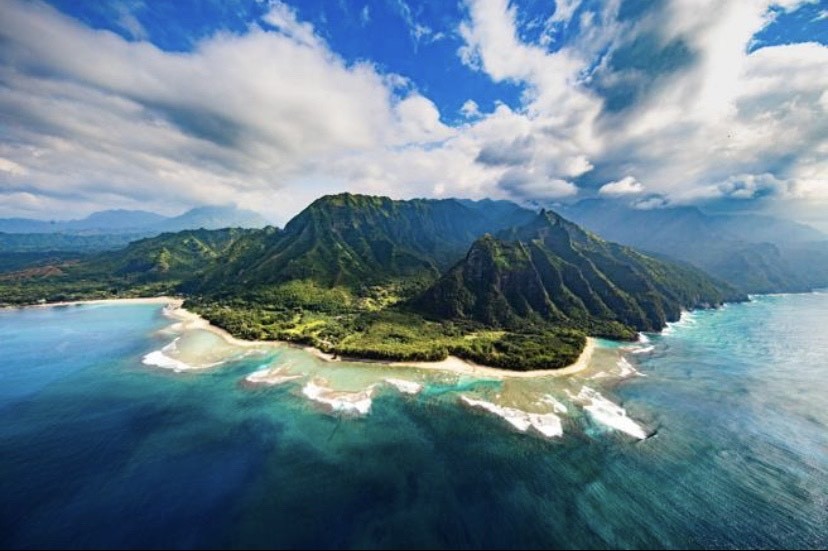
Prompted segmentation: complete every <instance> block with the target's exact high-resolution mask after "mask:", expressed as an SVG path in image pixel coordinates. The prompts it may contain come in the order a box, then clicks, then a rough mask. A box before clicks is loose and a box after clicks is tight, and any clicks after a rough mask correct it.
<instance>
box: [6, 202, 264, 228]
mask: <svg viewBox="0 0 828 551" xmlns="http://www.w3.org/2000/svg"><path fill="white" fill-rule="evenodd" d="M266 225H267V220H265V219H264V218H262V217H261V216H260V215H259V214H257V213H255V212H253V211H250V210H244V209H239V208H236V207H197V208H194V209H191V210H188V211H187V212H185V213H184V214H181V215H179V216H162V215H160V214H156V213H154V212H147V211H143V210H105V211H101V212H95V213H93V214H90V215H89V216H87V217H86V218H83V219H80V220H63V221H50V222H47V221H43V220H33V219H29V218H0V233H16V234H31V233H61V234H67V235H121V234H129V235H136V234H148V233H152V234H154V235H157V234H159V233H163V232H175V231H181V230H195V229H200V228H204V229H207V230H217V229H221V228H262V227H264V226H266Z"/></svg>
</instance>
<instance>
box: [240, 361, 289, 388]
mask: <svg viewBox="0 0 828 551" xmlns="http://www.w3.org/2000/svg"><path fill="white" fill-rule="evenodd" d="M285 368H286V366H279V367H272V368H266V369H259V370H258V371H254V372H253V373H251V374H249V375H248V376H247V377H245V378H244V380H245V381H247V382H248V383H251V384H255V385H269V386H276V385H281V384H283V383H286V382H288V381H294V380H296V379H301V378H302V375H287V374H285Z"/></svg>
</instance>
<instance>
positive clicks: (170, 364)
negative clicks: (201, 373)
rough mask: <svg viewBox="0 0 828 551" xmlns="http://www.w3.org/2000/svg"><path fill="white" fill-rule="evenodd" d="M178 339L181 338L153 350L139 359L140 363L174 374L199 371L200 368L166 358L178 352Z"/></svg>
mask: <svg viewBox="0 0 828 551" xmlns="http://www.w3.org/2000/svg"><path fill="white" fill-rule="evenodd" d="M180 338H181V337H178V338H176V339H175V340H174V341H172V342H171V343H170V344H168V345H166V346H165V347H164V348H162V349H161V350H155V351H153V352H150V353H149V354H147V355H145V356H144V357H143V358H142V359H141V363H143V364H144V365H151V366H154V367H160V368H162V369H171V370H173V371H175V372H176V373H181V372H183V371H193V370H196V369H201V368H200V367H197V366H193V365H190V364H188V363H184V362H182V361H181V360H176V359H175V358H172V357H170V356H168V354H170V353H175V352H177V351H178V340H179V339H180Z"/></svg>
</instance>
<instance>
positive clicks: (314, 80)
mask: <svg viewBox="0 0 828 551" xmlns="http://www.w3.org/2000/svg"><path fill="white" fill-rule="evenodd" d="M578 4H579V2H578V0H567V1H563V0H561V1H559V2H558V4H557V9H556V11H555V12H554V13H553V14H552V16H551V18H550V21H548V23H549V24H551V25H563V24H566V22H567V21H569V20H571V18H572V17H574V14H575V12H576V11H577V9H578ZM397 5H398V11H399V12H400V14H401V15H402V16H403V18H404V19H405V20H406V22H407V23H408V24H409V29H410V32H411V33H412V37H414V38H415V39H416V40H421V41H427V40H435V39H437V36H438V35H439V34H440V33H435V32H434V31H433V29H430V28H428V27H427V26H425V25H424V24H422V23H421V22H418V21H417V19H416V17H415V15H416V14H413V13H412V11H411V8H410V7H409V6H408V4H406V3H405V2H402V1H401V0H400V1H399V2H398V4H397ZM770 5H771V2H770V0H746V1H744V2H719V1H716V0H698V1H697V2H693V3H690V2H683V1H673V2H664V3H657V4H656V7H655V8H653V9H651V11H650V12H648V14H647V15H646V16H645V17H643V18H642V19H640V20H635V21H622V22H619V21H618V19H617V11H618V7H619V2H618V1H617V0H613V1H608V2H606V3H603V4H602V6H601V8H600V10H596V11H589V12H585V13H583V14H582V15H581V22H582V25H581V32H580V35H579V36H578V37H575V38H574V39H570V40H568V41H567V42H566V43H565V44H564V45H563V47H561V48H560V49H558V50H557V51H555V52H549V51H547V49H546V48H544V47H543V46H542V45H537V44H529V43H526V42H524V41H523V40H521V39H520V35H519V33H518V31H517V23H516V21H517V11H516V10H517V8H515V7H510V4H509V3H508V2H507V1H506V0H489V1H482V0H468V2H467V8H468V17H467V19H466V20H465V21H463V22H462V23H461V24H460V25H459V28H458V34H459V36H460V37H461V39H462V40H463V41H464V45H463V46H462V48H460V50H459V51H458V55H459V56H460V58H461V60H462V61H463V62H464V63H465V64H466V65H467V66H469V67H470V68H471V69H473V70H479V71H482V72H483V73H485V74H486V75H487V76H488V77H489V78H491V79H492V80H493V81H495V82H510V83H517V84H519V85H521V86H522V87H523V89H524V93H523V96H522V97H521V104H520V106H519V107H515V108H510V107H508V106H506V105H504V104H496V107H495V109H494V110H493V111H492V112H490V113H481V112H480V108H479V106H478V105H477V103H476V102H475V100H474V99H472V98H470V99H469V100H468V101H466V102H465V103H464V104H463V106H462V108H461V110H460V113H461V114H462V115H463V116H464V120H463V121H462V123H461V124H459V125H458V126H456V127H453V128H452V127H448V126H446V125H445V124H443V123H442V122H441V116H440V112H439V110H438V108H437V106H436V105H435V104H434V102H433V101H432V100H431V99H430V98H428V97H426V96H425V95H424V94H423V93H420V92H419V91H417V89H416V86H415V83H413V82H411V81H410V80H408V79H407V78H406V77H404V76H402V75H396V74H392V73H386V72H383V71H381V70H380V69H378V68H377V67H375V66H374V65H372V64H371V63H370V62H363V63H357V64H348V63H346V62H345V61H344V60H342V59H341V58H340V57H338V56H337V55H336V53H334V52H332V51H331V49H330V47H329V45H328V44H326V42H325V41H324V39H322V38H321V37H320V35H319V33H317V32H316V29H314V27H313V26H312V25H311V24H309V23H307V22H303V21H300V20H299V19H298V18H297V15H296V12H295V11H294V10H293V9H292V8H290V7H288V6H287V5H286V4H284V3H282V2H278V1H276V2H272V3H271V4H270V10H269V12H268V13H267V15H266V16H265V17H264V18H263V19H264V21H263V23H264V29H262V28H260V27H259V26H258V25H256V24H252V25H251V26H250V28H249V29H248V31H247V32H246V33H243V34H240V35H237V34H229V33H219V34H217V35H215V36H212V37H209V38H207V39H204V40H202V41H201V42H199V43H197V44H196V45H195V49H194V50H193V51H192V52H187V53H176V52H165V51H162V50H159V49H158V48H156V47H155V46H153V45H152V44H150V43H147V42H130V41H127V40H124V39H122V38H120V37H119V36H117V35H115V34H113V33H109V32H106V31H96V30H92V29H90V28H88V27H85V26H84V25H82V24H81V23H79V22H77V21H75V20H72V19H70V18H68V17H66V16H64V15H61V14H60V13H59V12H57V11H56V10H55V9H53V8H51V7H48V6H46V5H44V4H40V3H29V2H19V1H16V0H7V1H6V2H0V19H2V21H3V22H4V24H3V25H2V26H0V40H1V41H2V42H3V44H4V46H3V48H2V50H0V84H2V86H3V87H4V88H3V93H2V94H0V113H2V115H3V117H4V123H7V124H6V127H5V128H4V132H5V134H4V137H3V139H2V140H0V204H2V205H3V206H2V208H0V212H4V213H11V212H15V210H16V211H18V212H24V211H25V212H35V211H37V210H38V209H41V210H42V212H44V213H46V212H50V211H52V212H57V211H59V210H60V205H63V206H64V207H65V208H72V209H87V210H91V209H94V208H101V207H113V206H119V207H128V208H129V207H136V206H143V207H150V208H156V209H159V210H164V211H166V212H173V211H180V210H181V209H182V208H183V207H189V206H192V205H193V204H197V203H207V202H216V203H218V202H225V203H226V202H238V203H240V204H241V205H243V206H247V207H252V208H256V209H258V210H262V211H265V213H267V214H269V215H272V216H275V217H277V218H278V219H280V220H281V221H284V220H285V218H287V217H288V216H289V215H292V214H294V213H295V212H296V211H298V210H299V209H300V208H302V207H303V206H305V204H307V202H309V201H310V200H311V199H312V198H314V197H315V196H318V195H320V194H322V193H326V192H333V191H342V190H346V189H347V190H350V191H361V192H368V193H381V194H387V195H391V196H394V197H400V198H402V197H411V196H424V195H425V196H429V195H430V196H469V197H484V196H491V197H496V198H514V199H518V200H522V199H553V198H561V197H564V198H567V197H568V198H575V197H578V196H579V194H582V193H584V191H583V190H579V189H578V187H576V185H575V183H579V184H580V185H582V186H584V187H589V189H591V190H593V191H588V192H587V193H595V189H596V187H597V185H598V184H600V183H601V182H608V183H605V184H604V185H603V186H601V187H600V188H599V193H601V194H603V195H608V194H609V195H613V194H614V195H629V196H632V195H634V194H641V198H640V199H639V200H638V203H637V204H638V205H639V207H640V208H653V207H658V206H661V205H664V204H667V203H669V204H676V203H690V202H699V201H707V200H714V199H719V198H722V197H730V198H739V197H744V198H745V199H746V200H748V199H747V198H757V197H773V198H775V200H779V201H785V205H791V208H794V207H793V205H795V204H805V203H807V204H808V205H810V206H813V205H814V204H820V201H822V202H823V203H822V204H824V205H825V207H826V208H828V165H826V162H827V161H826V159H828V122H827V121H828V117H826V112H828V92H826V90H828V48H826V47H825V46H823V45H820V44H817V43H805V44H792V45H786V46H772V47H764V48H760V49H758V50H756V51H754V52H752V53H750V54H748V53H747V45H748V44H749V42H750V40H751V39H752V37H753V36H754V35H755V34H756V32H757V31H758V30H760V29H761V28H762V27H763V26H764V25H766V24H767V23H768V21H769V19H770V17H772V15H771V12H769V11H768V7H769V6H770ZM797 5H798V2H796V1H794V0H790V1H786V2H785V3H784V5H781V7H782V8H783V9H785V10H788V11H792V10H794V9H795V8H796V6H797ZM366 7H367V6H366ZM363 13H366V14H368V16H369V17H370V11H365V10H363ZM363 21H365V18H363ZM136 32H139V34H140V30H138V29H137V28H136ZM647 36H651V37H653V36H654V37H656V38H655V39H654V41H653V46H652V48H653V49H654V50H657V49H658V48H661V47H666V46H667V45H669V44H673V43H681V44H682V45H684V46H685V47H686V49H687V51H688V52H689V53H690V54H689V55H688V59H687V61H686V63H684V64H682V65H677V66H676V67H674V68H673V69H672V70H671V71H670V72H664V73H663V74H661V73H659V74H649V73H647V67H646V66H642V67H635V68H632V69H624V68H623V67H621V68H619V67H617V66H614V65H613V63H611V60H612V56H613V54H614V53H615V52H617V51H619V49H620V48H622V47H623V46H625V45H629V44H631V43H634V42H635V41H636V39H639V38H641V37H647ZM647 53H648V54H652V55H655V54H656V53H657V52H656V51H653V52H647ZM645 57H646V56H645ZM645 61H646V59H645ZM641 82H644V83H648V87H646V88H644V89H643V92H641V94H640V95H638V96H636V97H635V98H634V100H635V101H634V102H632V104H631V105H630V106H629V107H627V108H626V109H622V110H619V111H617V112H610V111H608V110H607V109H606V105H605V99H604V97H602V95H601V93H599V90H600V86H597V85H596V83H603V84H604V85H608V84H612V83H615V84H618V83H621V84H637V83H641ZM21 171H22V172H21ZM641 181H644V182H646V183H647V186H646V192H645V189H644V186H643V185H642V184H641V183H640V182H641ZM797 202H799V203H797ZM55 209H57V210H55Z"/></svg>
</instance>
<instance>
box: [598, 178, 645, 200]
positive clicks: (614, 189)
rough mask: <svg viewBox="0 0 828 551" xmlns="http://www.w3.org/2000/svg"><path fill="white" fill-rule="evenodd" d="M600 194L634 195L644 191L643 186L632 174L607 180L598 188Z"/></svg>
mask: <svg viewBox="0 0 828 551" xmlns="http://www.w3.org/2000/svg"><path fill="white" fill-rule="evenodd" d="M598 193H600V194H601V195H611V196H612V195H616V196H617V195H636V194H638V193H644V186H643V185H642V184H641V182H638V181H636V179H635V178H633V177H632V176H625V177H624V178H622V179H620V180H618V181H616V182H608V183H606V184H604V185H603V186H601V188H600V189H599V190H598Z"/></svg>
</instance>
